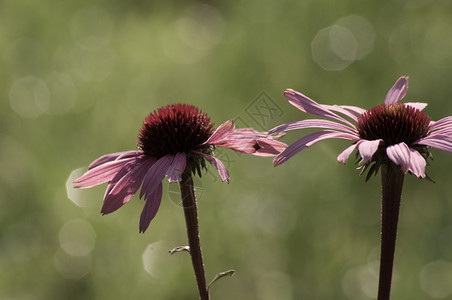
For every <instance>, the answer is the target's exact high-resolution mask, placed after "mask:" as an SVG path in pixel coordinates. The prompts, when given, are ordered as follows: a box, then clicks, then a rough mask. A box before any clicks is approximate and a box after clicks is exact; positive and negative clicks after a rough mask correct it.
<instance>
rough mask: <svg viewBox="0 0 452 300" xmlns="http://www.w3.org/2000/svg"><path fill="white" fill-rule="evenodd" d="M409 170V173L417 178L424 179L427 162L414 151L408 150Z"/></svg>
mask: <svg viewBox="0 0 452 300" xmlns="http://www.w3.org/2000/svg"><path fill="white" fill-rule="evenodd" d="M409 150H410V168H409V171H410V172H411V173H413V174H414V175H415V176H416V177H417V178H425V166H426V165H427V162H426V161H425V158H423V157H422V155H421V154H420V153H419V152H417V151H416V150H414V149H412V148H410V149H409Z"/></svg>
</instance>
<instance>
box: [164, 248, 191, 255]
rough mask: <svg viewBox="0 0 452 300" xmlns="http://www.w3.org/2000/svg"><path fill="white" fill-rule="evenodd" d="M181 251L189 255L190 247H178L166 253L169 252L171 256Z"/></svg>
mask: <svg viewBox="0 0 452 300" xmlns="http://www.w3.org/2000/svg"><path fill="white" fill-rule="evenodd" d="M181 251H187V252H188V253H190V247H189V246H179V247H176V248H174V249H172V250H170V251H168V252H169V254H171V255H173V254H174V253H176V252H181Z"/></svg>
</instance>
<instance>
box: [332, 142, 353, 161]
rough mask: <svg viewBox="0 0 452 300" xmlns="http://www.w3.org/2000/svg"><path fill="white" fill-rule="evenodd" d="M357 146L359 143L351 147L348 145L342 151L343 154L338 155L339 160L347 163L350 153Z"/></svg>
mask: <svg viewBox="0 0 452 300" xmlns="http://www.w3.org/2000/svg"><path fill="white" fill-rule="evenodd" d="M356 147H357V144H353V145H351V146H350V147H347V149H345V150H344V151H342V152H341V154H339V155H338V156H337V161H338V162H341V163H343V164H345V163H347V160H348V157H349V156H350V154H352V152H353V151H354V150H355V149H356Z"/></svg>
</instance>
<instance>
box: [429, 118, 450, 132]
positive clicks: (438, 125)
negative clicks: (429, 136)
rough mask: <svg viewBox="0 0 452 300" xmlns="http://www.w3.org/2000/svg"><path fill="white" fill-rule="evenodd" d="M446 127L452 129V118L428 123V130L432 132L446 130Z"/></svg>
mask: <svg viewBox="0 0 452 300" xmlns="http://www.w3.org/2000/svg"><path fill="white" fill-rule="evenodd" d="M446 127H451V128H452V116H449V117H445V118H442V119H439V120H438V121H436V122H433V121H432V122H431V123H430V130H432V131H434V130H438V129H442V128H446Z"/></svg>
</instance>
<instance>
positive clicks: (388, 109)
mask: <svg viewBox="0 0 452 300" xmlns="http://www.w3.org/2000/svg"><path fill="white" fill-rule="evenodd" d="M407 90H408V77H400V78H399V79H398V80H397V81H396V83H395V84H394V86H393V87H392V88H391V89H390V90H389V92H388V94H387V95H386V99H385V101H384V103H383V104H381V105H378V106H376V107H373V108H371V109H370V110H367V111H366V110H365V109H362V108H359V107H355V106H338V105H324V104H319V103H317V102H315V101H313V100H311V99H309V98H308V97H306V96H305V95H303V94H301V93H299V92H296V91H294V90H286V91H285V92H284V95H285V96H286V97H287V98H288V99H289V102H290V103H291V104H292V105H294V106H295V107H296V108H298V109H299V110H301V111H303V112H305V113H308V114H311V115H315V116H319V117H323V118H326V119H329V120H326V119H308V120H302V121H296V122H292V123H288V124H283V125H280V126H278V127H275V128H273V129H272V130H270V131H269V134H276V133H281V132H285V131H289V130H294V129H305V128H321V129H322V130H319V131H315V132H313V133H310V134H307V135H305V136H303V137H302V138H301V139H299V140H297V141H296V142H294V143H293V144H292V145H290V146H288V147H287V148H286V149H285V150H284V151H282V152H281V153H280V154H279V155H278V156H276V158H275V159H274V161H273V163H274V165H275V166H277V165H280V164H282V163H284V162H286V161H287V160H288V159H289V158H291V157H292V156H294V155H295V154H297V153H298V152H300V151H302V150H303V149H305V148H308V147H310V146H312V145H314V144H316V143H317V142H320V141H322V140H325V139H346V140H351V141H354V143H353V145H351V146H350V147H348V148H347V149H345V150H344V151H343V152H342V153H341V154H339V156H338V157H337V159H338V161H339V162H343V163H346V162H347V159H348V157H349V156H350V154H351V153H352V152H353V151H354V150H355V149H358V153H359V155H360V156H361V161H360V163H361V168H362V171H361V173H363V172H365V171H368V174H367V177H366V180H368V179H369V178H370V176H371V175H372V174H376V173H377V172H378V170H379V169H380V168H381V170H382V172H381V174H382V231H381V257H380V281H379V289H378V299H379V300H383V299H385V300H386V299H389V297H390V289H391V278H392V268H393V260H394V251H395V241H396V235H397V222H398V216H399V207H400V199H401V195H402V186H403V178H404V175H405V174H407V173H410V174H413V175H415V176H416V177H418V178H425V177H427V175H426V173H425V167H426V165H427V162H426V160H427V159H428V158H429V157H430V152H429V147H434V148H437V149H440V150H443V151H447V152H452V117H451V116H449V117H445V118H443V119H440V120H439V121H431V119H430V117H428V116H427V115H426V114H425V113H424V112H423V111H422V110H423V109H424V108H425V107H426V106H427V104H425V103H399V102H400V100H402V98H403V97H404V96H405V94H406V92H407Z"/></svg>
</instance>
